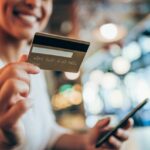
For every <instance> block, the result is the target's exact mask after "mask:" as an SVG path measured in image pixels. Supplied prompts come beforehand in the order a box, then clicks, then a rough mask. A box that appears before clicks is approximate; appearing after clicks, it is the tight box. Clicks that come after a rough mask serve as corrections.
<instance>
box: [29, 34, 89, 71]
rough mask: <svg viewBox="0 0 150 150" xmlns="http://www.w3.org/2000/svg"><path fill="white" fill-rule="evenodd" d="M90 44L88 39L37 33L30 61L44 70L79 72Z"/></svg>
mask: <svg viewBox="0 0 150 150" xmlns="http://www.w3.org/2000/svg"><path fill="white" fill-rule="evenodd" d="M89 45H90V43H89V42H86V41H81V40H76V39H71V38H67V37H63V36H58V35H53V34H47V33H36V34H35V36H34V39H33V42H32V46H31V50H30V53H29V57H28V62H30V63H32V64H35V65H37V66H39V67H40V68H41V69H44V70H54V71H63V72H78V71H79V68H80V66H81V63H82V61H83V59H84V57H85V54H86V52H87V50H88V48H89Z"/></svg>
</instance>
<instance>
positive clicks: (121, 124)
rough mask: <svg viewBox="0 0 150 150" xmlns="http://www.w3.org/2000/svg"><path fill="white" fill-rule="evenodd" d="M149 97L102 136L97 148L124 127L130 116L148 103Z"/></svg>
mask: <svg viewBox="0 0 150 150" xmlns="http://www.w3.org/2000/svg"><path fill="white" fill-rule="evenodd" d="M148 101H149V99H145V100H144V101H143V102H141V103H140V104H139V105H138V106H136V107H135V108H134V109H133V110H132V111H131V112H130V113H129V114H127V115H126V116H125V117H124V118H123V119H122V120H121V121H120V123H119V124H118V125H117V126H116V127H115V128H114V129H113V130H112V131H110V132H108V133H107V134H106V135H105V136H104V137H102V138H101V139H100V140H99V141H98V142H97V143H96V146H95V147H96V148H98V147H100V146H101V145H102V144H103V143H105V142H106V141H107V140H108V139H109V138H110V136H112V135H115V133H116V131H117V130H118V129H119V128H122V127H123V126H124V125H125V124H126V123H127V121H128V119H129V118H131V117H132V116H133V115H134V114H135V113H136V112H137V111H138V110H140V109H141V108H142V107H143V106H144V105H145V104H147V103H148Z"/></svg>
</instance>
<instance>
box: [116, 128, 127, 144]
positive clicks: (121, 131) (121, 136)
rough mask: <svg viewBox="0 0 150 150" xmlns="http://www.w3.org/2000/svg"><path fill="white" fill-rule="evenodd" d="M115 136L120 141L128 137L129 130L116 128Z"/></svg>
mask: <svg viewBox="0 0 150 150" xmlns="http://www.w3.org/2000/svg"><path fill="white" fill-rule="evenodd" d="M116 136H117V138H118V139H119V140H121V141H126V140H128V138H129V132H128V131H127V130H124V129H118V131H117V133H116Z"/></svg>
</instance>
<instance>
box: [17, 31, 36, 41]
mask: <svg viewBox="0 0 150 150" xmlns="http://www.w3.org/2000/svg"><path fill="white" fill-rule="evenodd" d="M36 32H38V30H35V29H33V30H22V31H20V32H19V31H17V32H16V33H15V34H14V37H15V38H16V39H18V40H27V41H29V40H32V39H33V37H34V34H35V33H36Z"/></svg>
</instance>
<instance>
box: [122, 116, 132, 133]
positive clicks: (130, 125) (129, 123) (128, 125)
mask: <svg viewBox="0 0 150 150" xmlns="http://www.w3.org/2000/svg"><path fill="white" fill-rule="evenodd" d="M133 125H134V120H133V119H132V118H130V119H128V121H127V122H126V124H125V125H124V126H123V128H124V129H126V130H127V129H131V128H132V127H133Z"/></svg>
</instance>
